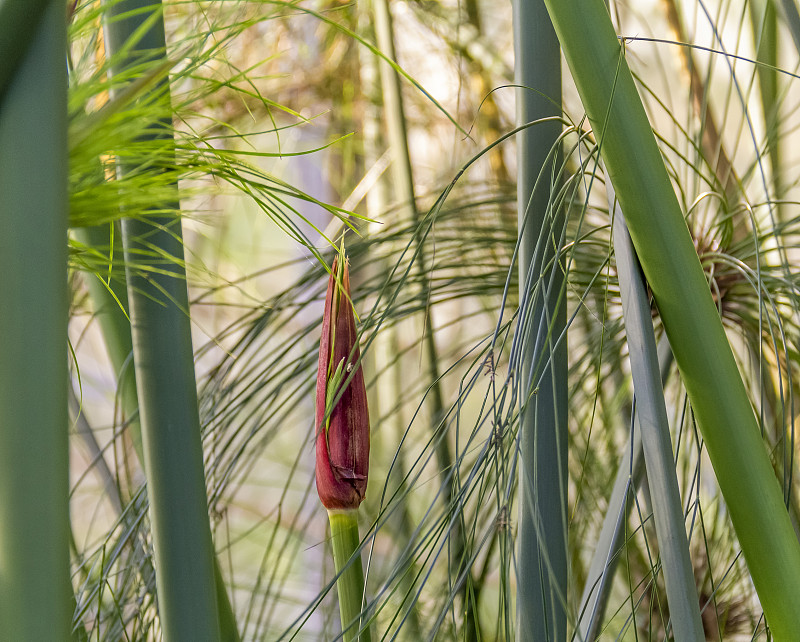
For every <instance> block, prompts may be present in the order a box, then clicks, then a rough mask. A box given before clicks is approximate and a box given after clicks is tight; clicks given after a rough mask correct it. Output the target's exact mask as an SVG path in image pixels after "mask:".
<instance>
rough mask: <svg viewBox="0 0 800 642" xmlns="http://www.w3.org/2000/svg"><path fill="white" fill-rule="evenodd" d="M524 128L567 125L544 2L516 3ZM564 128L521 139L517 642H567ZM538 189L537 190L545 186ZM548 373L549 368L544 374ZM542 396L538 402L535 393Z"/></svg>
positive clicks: (535, 131)
mask: <svg viewBox="0 0 800 642" xmlns="http://www.w3.org/2000/svg"><path fill="white" fill-rule="evenodd" d="M513 8H514V55H515V82H516V84H517V85H518V87H517V95H516V97H517V125H518V126H521V125H524V124H526V123H530V122H532V121H535V120H538V119H541V118H548V117H553V116H555V117H556V118H558V117H560V116H561V110H560V107H559V105H560V104H561V52H560V49H559V45H558V39H557V38H556V35H555V32H554V31H553V26H552V25H551V23H550V19H549V18H548V15H547V11H546V10H545V6H544V4H543V3H542V0H515V2H514V3H513ZM560 134H561V123H560V121H558V120H555V121H550V122H544V123H537V124H536V125H533V126H531V127H529V128H527V129H525V130H523V131H521V132H520V133H519V134H517V217H518V228H519V237H520V239H519V264H520V277H519V283H520V295H519V296H520V302H522V304H523V305H524V309H523V310H522V313H521V315H520V321H519V327H520V329H521V332H523V333H524V337H523V340H522V358H521V364H520V368H521V389H522V393H521V399H520V402H521V415H520V478H519V479H520V486H519V487H520V499H519V511H520V513H519V532H518V554H517V555H518V556H517V639H518V640H520V641H521V642H539V641H540V640H541V641H544V640H551V641H556V640H565V639H566V635H567V610H566V601H567V518H566V516H567V483H566V482H567V346H566V341H564V340H562V341H561V343H560V344H559V345H557V346H555V345H554V341H555V339H556V338H558V337H559V336H560V335H561V334H562V332H563V331H564V329H565V326H566V308H565V306H564V305H563V303H562V304H561V305H558V298H559V293H560V292H561V290H562V288H563V272H562V268H561V266H560V264H559V263H558V262H556V263H554V264H553V263H551V264H552V265H555V267H554V268H551V269H547V270H546V269H545V268H544V266H545V265H547V264H548V263H549V262H552V259H553V257H554V255H555V251H554V247H556V246H557V244H558V243H559V239H560V233H561V228H562V226H563V215H561V214H560V213H559V214H555V208H554V207H553V205H552V203H551V189H550V184H551V178H552V173H553V168H554V167H555V168H556V170H557V168H558V163H559V160H558V159H559V154H557V153H554V154H552V155H550V154H551V150H552V149H553V148H554V146H555V145H556V144H557V140H558V137H559V136H560ZM537 181H538V184H537ZM542 364H544V365H542ZM537 385H538V390H537V391H536V392H535V394H534V389H535V388H536V387H537Z"/></svg>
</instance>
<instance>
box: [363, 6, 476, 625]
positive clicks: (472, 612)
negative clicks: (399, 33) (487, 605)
mask: <svg viewBox="0 0 800 642" xmlns="http://www.w3.org/2000/svg"><path fill="white" fill-rule="evenodd" d="M372 4H373V8H374V11H375V35H376V39H377V43H378V46H379V47H380V49H381V51H382V52H383V53H384V54H385V55H386V56H388V57H389V58H390V59H391V60H395V59H396V58H397V55H396V53H395V46H394V34H393V28H392V18H391V12H390V11H389V4H388V2H387V0H372ZM379 68H380V76H381V89H382V91H383V100H384V109H385V111H386V123H387V129H388V138H389V147H390V150H391V152H392V167H391V169H392V177H393V181H394V191H395V196H396V197H397V198H399V200H400V201H401V202H402V203H403V205H404V206H405V209H406V215H407V216H408V218H409V219H410V220H411V221H414V222H415V223H419V222H420V216H419V211H418V210H417V201H416V193H415V190H414V178H413V172H412V168H411V155H410V153H409V149H408V135H407V131H406V119H405V110H404V107H403V96H402V92H401V88H400V76H399V75H398V74H397V72H396V71H395V70H394V69H392V67H391V65H389V64H388V63H387V62H386V61H385V60H381V61H380V62H379ZM416 240H417V251H418V254H417V257H416V266H417V275H418V278H419V282H420V284H421V289H422V292H421V298H422V300H423V301H424V302H425V312H424V327H423V332H424V337H423V342H424V345H425V352H426V359H427V366H428V378H429V379H430V381H431V425H432V426H433V428H434V429H435V430H438V427H439V423H440V422H441V420H442V418H443V417H444V394H443V392H442V384H441V377H440V373H439V351H438V349H437V347H436V337H435V335H434V326H433V315H432V314H431V309H430V306H429V305H428V304H427V302H428V296H429V292H430V283H429V280H428V266H427V261H426V260H425V254H424V252H423V248H422V240H421V239H420V237H419V236H417V237H416ZM436 463H437V465H438V466H439V470H440V471H442V473H443V474H444V475H445V478H446V479H448V480H450V481H448V482H447V483H446V485H445V487H444V488H443V489H442V501H443V502H444V504H445V506H446V507H447V510H448V511H451V510H452V502H453V483H452V476H453V475H455V474H456V471H454V470H453V465H454V464H453V455H452V453H451V452H450V445H449V443H448V441H447V436H446V435H442V436H441V437H440V438H438V439H437V440H436ZM462 522H463V518H462V516H461V515H459V516H457V517H456V518H455V520H453V528H452V531H451V533H450V537H451V540H450V541H451V542H452V549H451V550H452V554H451V558H452V562H453V565H454V570H453V576H454V577H461V576H462V575H465V580H464V581H463V583H462V584H461V586H460V587H459V594H460V596H461V597H460V599H461V603H462V604H461V606H462V609H463V613H464V625H465V633H464V635H465V636H466V639H473V638H474V637H475V636H476V635H478V634H479V631H480V624H479V622H478V613H477V610H476V609H475V608H474V606H475V605H474V604H473V602H472V600H471V599H470V597H469V590H470V584H471V582H472V575H471V573H470V572H469V571H467V573H466V574H464V571H465V566H466V564H467V560H468V559H469V557H470V556H469V555H468V554H467V546H466V539H465V535H464V524H463V523H462Z"/></svg>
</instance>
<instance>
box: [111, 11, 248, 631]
mask: <svg viewBox="0 0 800 642" xmlns="http://www.w3.org/2000/svg"><path fill="white" fill-rule="evenodd" d="M160 11H161V7H160V3H153V2H152V0H125V1H124V2H118V3H114V4H110V6H109V11H108V15H107V17H108V22H107V24H106V43H107V47H108V51H109V53H110V54H111V55H113V54H114V53H115V52H120V51H123V49H124V48H125V47H126V46H129V44H130V42H129V41H130V38H131V37H132V36H133V35H134V34H135V33H136V32H137V31H139V30H142V29H143V28H144V26H145V25H147V24H148V21H149V25H148V28H147V29H146V30H144V31H143V32H142V33H140V34H137V35H140V36H141V37H140V39H139V41H138V42H136V43H135V44H133V45H132V46H131V47H130V49H129V55H130V58H129V60H125V61H121V62H119V63H118V67H117V69H115V70H114V71H115V73H118V72H119V71H121V70H122V68H123V67H124V65H125V64H128V63H129V62H138V61H141V60H148V59H150V60H154V59H156V58H157V57H163V56H164V55H165V51H166V41H165V35H164V21H163V16H161V15H160ZM128 12H131V14H130V15H126V14H127V13H128ZM153 16H155V19H153ZM165 92H166V100H169V89H168V87H167V88H165ZM150 137H151V139H152V140H164V139H167V138H171V133H169V131H168V130H167V129H165V130H164V131H163V132H156V133H153V134H150ZM128 169H129V168H126V167H125V166H124V164H123V165H122V166H121V167H120V171H122V172H125V171H127V170H128ZM177 197H178V194H177V186H176V189H175V202H174V203H171V204H170V203H168V204H162V205H166V207H167V209H175V210H177ZM122 237H123V244H124V248H125V259H126V269H127V281H128V293H129V305H130V319H131V336H132V347H133V356H134V362H135V372H136V383H137V390H138V399H139V415H140V422H141V427H142V442H143V444H142V445H143V450H144V464H145V472H146V474H147V480H148V495H149V499H150V517H151V523H152V529H153V546H154V549H155V561H156V582H157V587H158V603H159V615H160V619H161V626H162V629H163V631H164V638H165V640H167V641H168V642H169V641H171V640H193V641H194V640H197V641H201V640H209V641H216V640H220V639H225V640H238V632H237V631H236V626H235V622H234V619H233V614H232V610H231V608H230V603H229V601H228V600H227V593H226V591H225V589H224V586H222V587H220V583H221V581H222V577H221V574H220V572H219V569H218V567H217V564H216V560H215V557H214V550H213V544H212V541H211V530H210V527H209V520H208V503H207V497H206V491H205V475H204V471H203V448H202V441H201V435H200V418H199V414H198V409H197V388H196V382H195V374H194V357H193V349H192V341H191V328H190V323H189V302H188V293H187V289H186V280H185V279H186V274H185V271H184V269H183V267H182V264H181V262H182V257H183V244H182V232H181V224H180V220H179V219H176V218H174V217H167V216H154V217H153V218H152V219H151V220H135V219H125V220H124V221H123V223H122ZM162 257H170V258H162ZM171 257H174V258H171ZM143 264H147V267H148V268H155V271H152V272H151V271H149V270H147V269H142V268H140V267H138V266H142V265H143ZM223 598H225V599H223Z"/></svg>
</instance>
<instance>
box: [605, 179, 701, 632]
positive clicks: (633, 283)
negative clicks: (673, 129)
mask: <svg viewBox="0 0 800 642" xmlns="http://www.w3.org/2000/svg"><path fill="white" fill-rule="evenodd" d="M607 190H608V201H609V209H610V210H611V211H614V221H613V238H614V254H615V256H616V259H617V273H618V274H619V289H620V294H621V296H622V312H623V316H624V319H625V334H626V337H627V341H628V351H629V354H630V361H631V378H632V379H633V388H634V394H635V399H636V415H637V419H638V420H639V430H640V433H641V439H642V449H643V451H644V459H645V465H646V468H647V481H648V485H649V486H650V496H651V497H652V505H653V516H654V520H655V525H656V537H657V538H658V548H659V554H660V557H661V570H662V571H663V573H664V584H665V585H666V589H667V602H668V603H669V613H670V622H671V623H672V631H673V634H674V636H675V639H676V640H682V641H683V640H685V641H686V642H690V641H691V640H695V641H702V640H705V637H706V636H705V634H704V633H703V622H702V620H701V619H700V599H699V598H698V596H697V586H696V584H695V580H694V570H693V569H692V559H691V557H690V556H689V542H688V540H687V538H686V527H685V525H684V517H683V506H682V504H681V495H680V490H679V489H678V478H677V477H676V475H675V460H674V458H673V455H672V440H671V439H670V432H669V420H668V419H667V407H666V403H665V402H664V388H663V386H662V384H661V374H660V372H659V366H658V356H657V354H656V338H655V334H654V333H653V318H652V315H651V312H650V298H649V297H648V296H647V291H646V289H645V283H644V278H643V277H642V273H641V270H640V268H639V261H638V260H637V258H636V253H635V252H634V250H633V245H632V244H631V239H630V235H629V234H628V228H627V226H626V225H625V218H624V216H623V214H622V210H621V209H620V208H619V206H617V207H616V208H614V205H615V203H614V191H613V189H612V188H611V186H610V185H607Z"/></svg>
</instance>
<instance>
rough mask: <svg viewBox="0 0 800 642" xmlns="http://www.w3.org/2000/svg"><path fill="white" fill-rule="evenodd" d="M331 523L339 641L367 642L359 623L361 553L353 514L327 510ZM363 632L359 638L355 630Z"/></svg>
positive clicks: (363, 624)
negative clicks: (340, 639)
mask: <svg viewBox="0 0 800 642" xmlns="http://www.w3.org/2000/svg"><path fill="white" fill-rule="evenodd" d="M328 518H329V519H330V522H331V547H332V548H333V563H334V565H335V567H336V573H337V575H339V574H341V575H339V579H337V580H336V589H337V591H338V593H339V615H340V616H341V619H342V639H343V640H344V642H353V641H354V640H358V641H359V642H370V632H369V625H368V624H367V623H366V622H363V621H362V620H361V605H362V603H363V602H364V569H363V567H362V565H361V552H360V551H359V550H358V549H359V546H360V544H361V538H360V537H359V536H358V511H357V510H329V511H328ZM362 627H363V631H361V634H360V635H359V630H360V629H361V628H362Z"/></svg>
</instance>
